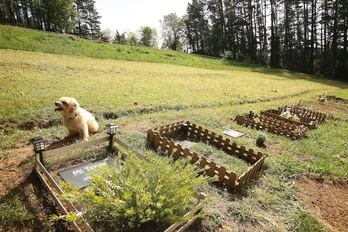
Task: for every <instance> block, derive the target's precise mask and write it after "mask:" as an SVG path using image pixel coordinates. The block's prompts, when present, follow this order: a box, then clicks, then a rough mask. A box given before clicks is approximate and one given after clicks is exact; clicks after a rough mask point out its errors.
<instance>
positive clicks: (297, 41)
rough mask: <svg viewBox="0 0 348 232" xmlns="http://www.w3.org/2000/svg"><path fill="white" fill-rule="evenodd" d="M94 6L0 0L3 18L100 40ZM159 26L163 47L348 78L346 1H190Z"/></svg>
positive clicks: (82, 0) (85, 0)
mask: <svg viewBox="0 0 348 232" xmlns="http://www.w3.org/2000/svg"><path fill="white" fill-rule="evenodd" d="M94 4H95V1H94V0H75V1H74V0H0V23H3V24H4V23H5V24H12V25H19V26H24V27H29V28H35V29H39V30H47V31H56V32H64V33H71V34H76V35H79V36H81V37H92V38H101V31H100V22H99V19H100V17H101V16H99V14H98V12H97V11H96V9H95V7H94ZM161 25H162V37H163V41H164V42H163V45H162V47H163V48H166V49H172V50H187V51H190V52H193V53H197V54H202V55H208V56H215V57H223V58H224V59H231V60H237V61H244V62H249V63H254V64H261V65H270V66H271V67H275V68H286V69H289V70H293V71H299V72H304V73H309V74H314V75H324V76H328V77H334V78H338V79H342V80H347V81H348V59H347V55H348V51H347V47H348V40H347V32H348V1H347V0H278V1H277V0H192V2H191V3H189V4H188V6H187V12H186V15H184V16H183V17H177V16H176V14H174V13H173V14H169V15H166V16H164V18H163V20H162V21H161ZM144 28H145V29H149V27H144ZM154 34H155V33H154ZM129 36H132V40H130V39H128V40H127V39H126V35H125V33H119V32H118V31H116V36H115V39H114V42H120V41H122V43H124V41H133V42H132V44H137V42H136V41H134V39H135V38H134V33H131V35H129ZM138 44H142V43H138ZM144 44H145V43H144ZM151 44H153V43H151ZM145 45H146V44H145Z"/></svg>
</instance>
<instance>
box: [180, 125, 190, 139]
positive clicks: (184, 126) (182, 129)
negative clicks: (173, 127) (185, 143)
mask: <svg viewBox="0 0 348 232" xmlns="http://www.w3.org/2000/svg"><path fill="white" fill-rule="evenodd" d="M181 131H182V133H183V135H186V136H188V132H189V127H188V124H187V123H184V124H182V125H181Z"/></svg>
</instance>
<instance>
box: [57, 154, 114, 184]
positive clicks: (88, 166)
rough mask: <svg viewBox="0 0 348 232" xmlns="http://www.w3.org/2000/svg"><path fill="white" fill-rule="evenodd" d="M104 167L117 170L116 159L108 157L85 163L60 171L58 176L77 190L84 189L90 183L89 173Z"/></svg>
mask: <svg viewBox="0 0 348 232" xmlns="http://www.w3.org/2000/svg"><path fill="white" fill-rule="evenodd" d="M103 165H109V166H111V167H114V168H116V165H115V159H114V158H111V157H107V158H105V159H102V160H98V161H95V162H88V163H84V164H81V165H78V166H76V167H73V168H69V169H66V170H64V171H60V172H59V173H58V174H59V175H60V176H61V177H62V178H63V180H64V181H66V182H68V183H70V184H72V185H73V186H75V187H77V188H84V187H86V186H87V185H89V183H90V176H88V173H90V172H91V171H93V170H95V169H96V167H97V166H103Z"/></svg>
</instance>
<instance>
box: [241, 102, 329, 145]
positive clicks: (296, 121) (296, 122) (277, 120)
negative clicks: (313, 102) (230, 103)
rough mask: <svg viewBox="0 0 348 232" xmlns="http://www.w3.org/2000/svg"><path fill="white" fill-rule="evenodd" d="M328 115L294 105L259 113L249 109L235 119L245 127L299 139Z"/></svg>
mask: <svg viewBox="0 0 348 232" xmlns="http://www.w3.org/2000/svg"><path fill="white" fill-rule="evenodd" d="M329 117H330V115H327V114H324V113H322V112H319V111H315V110H310V109H306V108H301V107H299V106H298V105H296V106H291V107H289V106H284V107H279V108H278V109H269V110H265V111H261V112H260V115H257V114H254V113H253V112H252V111H250V112H249V113H246V114H240V115H237V116H236V117H235V121H236V122H237V123H238V124H240V125H244V126H245V127H251V128H253V129H256V130H265V131H268V132H270V133H273V134H277V135H283V136H286V137H289V138H291V139H299V138H301V137H302V136H303V135H304V134H305V133H306V132H307V130H308V129H315V128H316V125H317V124H321V123H323V122H324V121H325V119H326V118H329Z"/></svg>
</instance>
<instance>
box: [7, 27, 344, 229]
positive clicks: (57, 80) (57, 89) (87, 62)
mask: <svg viewBox="0 0 348 232" xmlns="http://www.w3.org/2000/svg"><path fill="white" fill-rule="evenodd" d="M347 88H348V84H347V83H344V82H338V81H334V80H330V79H325V78H316V77H313V76H309V75H304V74H300V73H291V72H287V71H284V70H275V69H270V68H267V67H259V66H250V65H244V64H240V63H224V62H221V61H220V60H219V59H210V58H208V57H201V56H195V55H190V54H184V53H178V52H172V51H162V50H158V49H150V48H141V47H129V46H123V45H112V44H104V43H98V42H95V41H89V40H82V39H79V38H76V37H72V36H69V35H59V34H53V33H44V32H39V31H32V30H27V29H22V28H16V27H8V26H3V25H0V105H1V107H0V147H1V155H0V160H1V161H2V162H3V161H6V159H8V158H9V157H10V156H11V155H10V152H12V150H13V149H15V148H18V147H25V146H28V140H29V139H30V138H32V137H36V136H38V135H42V136H44V137H45V138H47V139H48V140H49V142H52V140H56V139H57V138H56V137H58V138H61V137H63V136H64V135H65V134H66V129H65V128H64V127H62V126H60V125H58V126H54V127H50V128H47V129H40V128H39V127H38V126H37V125H38V123H39V122H41V121H43V120H59V118H60V115H59V114H57V113H56V112H54V108H55V107H54V102H55V101H57V100H58V99H59V98H60V97H61V96H71V97H75V98H76V99H77V100H78V101H79V102H80V104H81V106H82V107H84V108H85V109H87V110H89V111H91V112H92V113H93V114H94V115H96V117H97V120H98V122H99V124H100V125H101V132H100V133H103V130H104V125H105V124H106V123H108V122H113V123H116V124H117V125H119V126H120V128H119V132H118V136H119V137H120V138H121V139H122V140H124V141H126V142H127V143H128V144H129V145H131V146H132V147H134V148H136V149H137V150H139V151H141V152H144V151H146V147H145V138H146V131H147V129H149V128H154V127H158V126H161V125H165V124H168V123H172V122H176V121H181V120H188V121H191V122H193V123H195V124H197V125H199V126H202V127H203V128H207V129H208V130H209V131H213V132H215V133H217V134H222V131H224V130H226V129H235V130H238V131H240V132H242V133H244V134H245V136H244V137H243V138H240V139H231V140H233V141H236V142H237V144H238V145H244V146H245V147H247V148H252V149H254V150H256V151H261V152H263V153H265V154H266V155H267V158H266V160H265V165H264V167H263V170H262V172H261V173H260V175H259V178H257V179H256V180H254V181H252V182H251V183H248V184H247V185H246V186H245V187H244V188H243V189H242V193H241V195H240V194H236V195H227V196H225V195H224V193H221V192H220V190H217V191H216V189H214V190H213V191H212V194H217V195H219V194H220V195H224V196H225V199H228V200H226V202H227V203H226V204H230V205H229V207H230V210H229V211H228V212H225V215H224V216H223V215H222V214H223V213H222V212H221V213H220V216H221V218H222V217H223V218H225V219H228V220H230V221H232V222H234V223H237V226H238V227H239V228H240V229H241V230H243V229H245V228H249V227H248V225H249V224H250V223H251V224H253V225H254V226H255V227H252V228H254V229H255V228H256V230H260V231H271V230H279V231H281V230H288V231H303V230H307V229H309V228H316V229H317V230H318V231H320V230H322V229H323V228H324V227H323V226H322V225H321V224H320V222H318V220H316V218H314V217H313V215H311V214H310V213H309V211H308V209H306V208H305V206H304V204H303V203H302V202H301V201H299V196H298V191H297V188H296V185H295V181H296V180H297V179H300V178H302V177H304V176H309V177H313V178H320V179H322V178H330V179H333V180H337V181H346V180H347V176H348V169H347V167H348V159H347V158H348V157H347V154H348V143H347V141H348V133H347V130H346V128H348V121H347V113H343V112H341V113H338V112H334V118H333V119H331V120H328V121H327V122H326V123H324V124H322V125H319V126H318V128H317V129H315V130H310V131H308V132H307V134H306V137H304V138H302V139H300V140H296V141H292V140H289V139H288V138H285V137H282V136H276V135H273V134H270V133H267V132H266V133H265V134H266V136H267V141H266V145H267V148H258V147H256V145H255V139H256V137H257V135H258V134H259V131H256V130H252V129H249V128H245V127H243V126H240V125H237V124H236V123H235V122H234V121H233V119H234V117H235V116H236V115H237V114H240V113H246V112H248V111H249V110H253V111H254V112H259V111H260V110H264V109H270V108H277V107H279V106H283V105H291V104H296V103H298V102H300V101H302V102H304V104H306V102H310V101H316V97H317V96H318V95H321V94H324V93H325V92H327V94H328V95H336V96H338V97H343V98H346V99H347V98H348V90H347ZM325 104H327V105H334V106H335V107H337V108H343V109H345V108H346V107H347V106H346V105H344V104H340V103H330V102H326V103H325ZM106 116H107V117H106ZM32 122H33V123H34V125H36V126H35V127H33V128H30V129H29V130H25V126H23V125H26V124H27V123H32ZM91 139H93V137H92V138H91ZM199 149H200V150H201V152H202V153H204V152H205V153H207V152H208V153H209V152H210V153H211V156H213V155H216V154H217V155H219V154H218V152H216V151H215V150H211V149H210V148H207V147H206V148H202V147H201V148H199ZM219 158H221V157H220V156H219ZM225 161H226V160H225ZM227 162H232V161H227ZM233 165H237V166H238V165H239V164H233ZM231 168H232V167H231ZM216 192H217V193H216ZM11 202H16V201H12V200H11V201H10V202H9V203H7V205H11V204H12V203H11ZM17 205H19V208H21V210H22V211H18V212H20V213H18V214H17V216H16V217H17V219H15V220H22V219H21V215H23V212H24V213H25V212H26V211H25V209H24V208H23V207H25V206H23V205H22V206H21V205H20V204H17ZM5 206H6V205H5ZM5 206H4V207H5ZM212 207H213V208H214V206H212ZM208 208H209V207H208ZM216 208H217V209H219V207H216ZM13 209H16V207H14V208H13ZM5 210H6V211H7V210H10V209H9V208H6V209H5ZM9 215H10V214H9ZM24 215H25V214H24ZM29 216H30V215H29ZM217 218H220V217H219V215H218V216H217ZM24 220H30V217H29V218H24ZM244 227H245V228H244Z"/></svg>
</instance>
